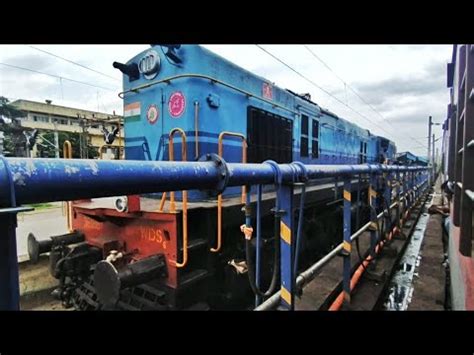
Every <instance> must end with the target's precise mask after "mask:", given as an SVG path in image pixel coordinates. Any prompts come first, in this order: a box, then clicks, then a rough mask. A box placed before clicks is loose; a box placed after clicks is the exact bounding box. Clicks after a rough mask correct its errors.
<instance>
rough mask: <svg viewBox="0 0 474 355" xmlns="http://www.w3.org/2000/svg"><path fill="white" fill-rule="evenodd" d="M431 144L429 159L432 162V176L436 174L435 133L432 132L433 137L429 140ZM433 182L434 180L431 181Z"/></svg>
mask: <svg viewBox="0 0 474 355" xmlns="http://www.w3.org/2000/svg"><path fill="white" fill-rule="evenodd" d="M431 142H432V144H433V146H432V147H431V161H432V162H433V163H432V164H433V167H432V169H433V177H434V175H435V174H436V165H435V164H436V163H435V134H434V133H433V139H432V140H431ZM433 182H434V181H433Z"/></svg>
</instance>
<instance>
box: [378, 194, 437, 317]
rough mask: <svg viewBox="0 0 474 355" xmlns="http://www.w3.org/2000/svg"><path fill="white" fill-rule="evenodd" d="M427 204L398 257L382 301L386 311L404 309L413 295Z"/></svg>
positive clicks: (427, 216) (426, 219)
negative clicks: (386, 294)
mask: <svg viewBox="0 0 474 355" xmlns="http://www.w3.org/2000/svg"><path fill="white" fill-rule="evenodd" d="M432 198H433V197H432ZM427 205H429V203H428V204H425V206H424V207H423V213H422V214H421V215H420V218H419V220H418V222H417V224H416V227H415V229H414V231H413V235H412V237H411V239H410V243H409V244H408V246H407V248H406V250H405V254H403V256H402V258H401V259H400V263H399V265H398V270H397V271H396V272H395V275H394V276H393V278H392V280H391V281H390V286H389V293H388V296H387V299H386V300H385V303H384V308H385V309H386V310H388V311H404V310H406V309H407V308H408V305H409V304H410V302H411V299H412V297H413V286H412V284H413V278H414V277H418V276H419V275H418V272H417V268H418V266H419V265H420V260H421V257H422V256H421V253H420V248H421V244H422V242H423V236H424V234H425V229H426V224H427V223H428V220H429V217H430V216H429V214H428V213H427V212H428V208H427V207H426V206H427Z"/></svg>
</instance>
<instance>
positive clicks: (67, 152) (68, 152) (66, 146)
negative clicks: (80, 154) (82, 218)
mask: <svg viewBox="0 0 474 355" xmlns="http://www.w3.org/2000/svg"><path fill="white" fill-rule="evenodd" d="M63 157H64V159H72V144H71V142H70V141H68V140H65V141H64V143H63ZM66 206H67V211H66V221H67V230H68V231H69V233H71V232H73V231H74V228H72V203H71V201H67V202H66Z"/></svg>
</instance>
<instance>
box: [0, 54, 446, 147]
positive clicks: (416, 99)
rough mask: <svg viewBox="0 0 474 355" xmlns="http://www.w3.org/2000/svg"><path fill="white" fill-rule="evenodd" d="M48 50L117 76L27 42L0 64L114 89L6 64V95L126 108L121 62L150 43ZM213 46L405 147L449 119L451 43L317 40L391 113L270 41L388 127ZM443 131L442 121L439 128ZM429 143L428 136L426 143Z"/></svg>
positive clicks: (275, 69) (261, 63)
mask: <svg viewBox="0 0 474 355" xmlns="http://www.w3.org/2000/svg"><path fill="white" fill-rule="evenodd" d="M35 47H38V48H40V49H43V50H46V51H49V52H51V53H54V54H56V55H59V56H62V57H65V58H68V59H71V60H73V61H75V62H77V63H80V64H83V65H86V66H90V67H91V68H93V69H95V70H97V71H100V72H103V73H105V74H106V75H108V76H111V77H113V78H116V80H114V79H111V78H108V77H105V76H102V75H99V74H97V73H93V72H91V71H88V70H85V69H83V68H81V67H79V66H76V65H73V64H71V63H68V62H65V61H63V60H61V59H58V58H54V57H53V56H50V55H47V54H45V53H42V52H40V51H38V50H35V49H34V48H31V47H30V46H26V45H3V46H0V62H2V63H9V64H13V65H18V66H22V67H27V68H30V69H33V70H39V71H44V72H47V73H50V74H54V75H58V76H62V77H64V78H70V79H75V80H78V81H83V82H87V83H91V84H93V85H97V86H101V87H106V88H110V89H112V91H108V90H103V89H99V88H93V87H90V86H86V85H82V84H78V83H72V82H68V81H67V80H62V81H61V80H60V79H58V78H52V77H48V76H45V75H41V74H36V73H31V72H27V71H22V70H17V69H13V68H8V67H4V66H2V65H0V95H3V96H6V97H8V98H11V99H18V98H23V99H31V100H37V101H44V100H46V99H51V100H53V102H54V103H56V104H59V105H66V106H71V107H77V108H83V109H89V110H99V111H105V112H109V113H111V112H112V111H113V110H115V111H116V112H117V113H121V112H122V110H123V108H122V100H121V99H120V98H118V96H117V94H118V93H119V92H120V88H121V73H120V72H119V71H118V70H116V69H114V68H113V67H112V62H113V61H119V62H126V61H127V60H129V59H130V58H131V57H133V56H134V55H136V54H137V53H139V52H140V51H142V50H145V49H146V48H149V46H148V45H134V46H132V45H44V46H43V45H37V46H35ZM205 47H207V48H209V49H210V50H212V51H214V52H216V53H217V54H219V55H221V56H223V57H225V58H227V59H228V60H230V61H232V62H235V63H236V64H238V65H240V66H242V67H243V68H245V69H247V70H250V71H252V72H254V73H256V74H258V75H260V76H263V77H266V78H267V79H269V80H270V81H272V82H275V83H276V84H277V85H278V86H281V87H283V88H288V89H291V90H292V91H295V92H300V93H306V92H309V93H310V94H311V96H312V99H313V100H314V101H315V102H317V103H318V104H320V105H321V106H323V107H325V108H328V109H330V110H331V111H333V112H335V113H337V114H338V115H340V116H342V117H345V118H347V119H349V120H351V121H353V122H355V123H357V124H359V125H360V126H362V127H366V128H368V129H370V130H371V131H373V132H374V133H376V134H381V135H384V136H387V137H389V138H391V139H393V140H394V141H396V143H397V145H398V147H399V150H400V151H401V150H411V151H413V152H414V153H416V154H426V148H423V147H417V148H415V146H419V145H420V143H419V142H417V141H413V139H411V138H410V136H411V137H415V138H419V137H425V136H426V135H427V125H426V122H427V117H428V116H429V115H432V116H433V118H434V120H435V121H437V122H442V121H443V120H444V119H445V115H446V105H447V103H448V102H449V95H448V89H447V88H446V84H445V83H446V80H445V78H446V63H447V62H448V61H450V58H451V50H452V49H451V48H452V47H451V46H437V45H436V46H398V45H397V46H372V45H310V46H309V48H310V49H311V50H312V51H314V53H316V55H317V56H319V57H320V58H321V59H323V60H324V61H325V62H326V63H327V64H328V65H329V66H330V67H331V68H332V69H333V71H334V72H335V73H336V74H337V75H338V76H340V77H341V78H342V79H344V80H345V81H346V82H347V83H348V84H349V85H351V86H352V87H353V88H354V89H355V90H356V91H357V92H358V93H359V94H360V95H361V96H362V97H363V98H364V100H366V101H367V102H368V103H370V104H371V105H372V106H373V107H374V108H376V109H377V110H378V111H379V112H380V113H381V114H382V116H383V117H385V118H386V119H387V120H390V121H391V123H392V124H391V125H390V124H387V123H386V122H384V121H383V120H382V118H381V117H380V116H379V115H378V114H377V113H375V112H374V111H373V110H372V109H371V108H370V107H368V106H367V105H366V104H364V103H363V102H362V101H361V100H360V99H359V98H358V97H357V96H356V95H354V93H352V92H351V91H350V90H349V89H348V88H345V87H344V85H343V83H342V82H341V81H340V80H339V79H338V78H337V77H336V76H335V75H334V74H333V73H331V72H330V71H329V70H328V69H327V68H326V67H325V66H324V65H323V64H321V63H320V62H319V61H318V60H317V59H316V58H314V57H313V55H312V54H311V53H310V52H308V50H306V49H305V48H304V47H303V46H300V45H278V46H277V45H264V46H263V47H264V48H265V49H267V50H268V51H270V52H271V53H273V54H274V55H276V56H278V57H279V58H281V59H282V60H283V61H285V62H286V63H288V64H289V65H291V66H292V67H293V68H294V69H296V70H297V71H299V72H300V73H302V74H303V75H305V76H307V77H308V78H310V79H311V80H312V81H314V82H315V83H317V84H318V85H319V86H321V87H323V88H324V89H325V90H327V91H329V92H331V93H333V94H334V95H335V96H336V97H337V98H338V99H339V100H341V101H343V102H345V103H347V104H348V105H350V106H351V107H353V108H354V109H355V110H357V111H358V112H360V113H362V114H363V115H365V116H367V117H368V118H369V120H371V121H373V122H376V123H377V124H378V125H381V126H383V127H384V128H385V130H386V131H388V132H390V134H388V133H387V132H384V131H383V130H381V129H379V128H377V127H376V126H375V125H374V124H372V123H370V122H368V121H367V120H365V119H364V118H362V117H360V116H359V115H357V114H356V113H354V112H353V111H351V110H350V109H348V108H347V107H345V106H344V105H342V104H340V103H339V102H337V100H335V99H333V98H331V97H329V96H328V95H326V94H325V93H323V92H322V91H321V90H319V89H317V88H316V87H314V86H313V85H311V84H310V83H308V82H307V81H305V80H304V79H302V78H300V77H299V76H298V75H296V74H295V73H293V72H292V71H291V70H289V69H288V68H286V67H285V66H283V65H282V64H281V63H279V62H277V61H276V60H275V59H273V58H272V57H270V56H269V55H267V54H266V53H264V52H263V51H261V50H260V49H259V48H258V47H256V46H255V45H206V46H205ZM435 128H436V131H435V133H436V134H437V135H439V134H440V133H441V130H440V128H439V126H437V127H435ZM423 142H424V141H423Z"/></svg>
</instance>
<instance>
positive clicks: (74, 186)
mask: <svg viewBox="0 0 474 355" xmlns="http://www.w3.org/2000/svg"><path fill="white" fill-rule="evenodd" d="M219 162H220V164H219ZM5 163H6V164H8V166H9V170H10V174H11V178H12V179H13V186H14V189H15V195H16V203H17V204H25V203H37V202H51V201H67V200H74V199H81V198H92V197H108V196H117V195H123V194H140V193H152V192H163V191H171V190H176V189H186V190H190V189H218V188H220V187H221V188H222V189H223V188H225V187H227V186H242V185H257V184H273V183H274V181H275V171H274V170H273V168H272V167H271V166H270V165H268V164H241V163H225V162H224V161H223V160H222V159H220V160H219V161H217V162H216V161H205V162H204V161H203V162H201V161H199V162H168V161H131V160H128V161H127V160H122V161H106V160H85V159H84V160H83V159H72V160H70V159H29V158H5V159H4V160H3V164H1V165H0V186H1V189H0V206H7V207H10V205H9V201H10V199H11V197H10V188H9V186H10V183H9V181H8V179H7V171H8V168H7V166H5ZM305 167H306V176H307V179H309V180H314V179H318V178H324V177H335V176H341V175H347V176H352V175H356V174H366V173H379V172H388V171H393V172H397V171H410V172H414V171H420V170H423V169H425V168H423V167H402V166H392V165H368V164H365V165H331V166H328V165H305ZM279 169H280V171H281V176H282V183H293V182H303V181H305V172H304V171H303V169H302V168H301V166H299V165H297V164H279Z"/></svg>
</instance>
